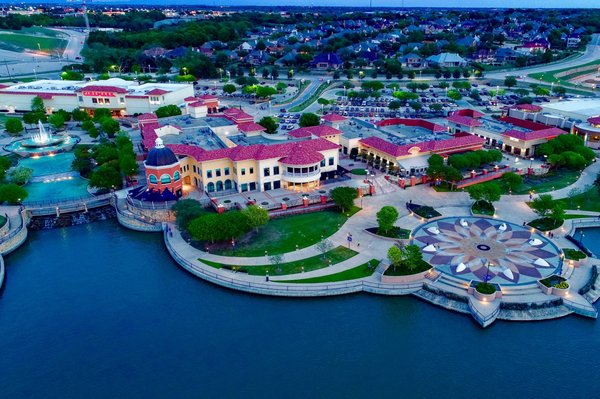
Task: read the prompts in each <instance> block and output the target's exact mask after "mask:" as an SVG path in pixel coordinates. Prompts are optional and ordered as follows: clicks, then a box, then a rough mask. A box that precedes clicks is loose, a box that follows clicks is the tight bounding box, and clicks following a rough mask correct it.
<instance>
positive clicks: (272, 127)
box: [258, 116, 279, 134]
mask: <svg viewBox="0 0 600 399" xmlns="http://www.w3.org/2000/svg"><path fill="white" fill-rule="evenodd" d="M258 124H259V125H261V126H262V127H264V128H265V129H267V130H266V132H267V133H269V134H274V133H277V129H278V128H279V125H278V124H277V122H276V121H275V118H273V117H271V116H265V117H263V118H262V119H261V120H260V121H258Z"/></svg>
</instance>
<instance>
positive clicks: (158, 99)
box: [150, 96, 160, 104]
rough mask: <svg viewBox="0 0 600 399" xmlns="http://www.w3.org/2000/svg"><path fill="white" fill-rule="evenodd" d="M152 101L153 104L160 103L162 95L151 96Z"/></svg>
mask: <svg viewBox="0 0 600 399" xmlns="http://www.w3.org/2000/svg"><path fill="white" fill-rule="evenodd" d="M150 103H151V104H159V103H160V97H155V96H150Z"/></svg>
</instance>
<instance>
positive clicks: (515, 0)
mask: <svg viewBox="0 0 600 399" xmlns="http://www.w3.org/2000/svg"><path fill="white" fill-rule="evenodd" d="M99 2H101V0H100V1H99ZM130 2H131V3H138V4H139V3H147V4H203V5H209V6H212V5H217V6H218V5H224V6H230V5H255V6H256V5H261V6H273V5H277V6H283V5H295V6H310V5H314V6H357V7H359V6H363V7H368V6H369V0H195V1H192V0H169V1H165V0H148V1H144V0H132V1H130ZM372 3H373V7H402V5H403V3H404V6H405V7H502V8H509V7H514V8H565V7H568V8H600V1H599V0H570V1H567V0H529V1H523V0H426V1H424V0H372Z"/></svg>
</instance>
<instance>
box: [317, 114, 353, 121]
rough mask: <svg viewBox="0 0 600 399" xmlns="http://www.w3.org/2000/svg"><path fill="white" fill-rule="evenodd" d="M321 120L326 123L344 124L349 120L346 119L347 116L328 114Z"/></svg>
mask: <svg viewBox="0 0 600 399" xmlns="http://www.w3.org/2000/svg"><path fill="white" fill-rule="evenodd" d="M321 119H323V120H324V121H325V122H343V121H346V120H348V118H346V117H345V116H342V115H338V114H327V115H325V116H323V117H322V118H321Z"/></svg>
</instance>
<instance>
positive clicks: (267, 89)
mask: <svg viewBox="0 0 600 399" xmlns="http://www.w3.org/2000/svg"><path fill="white" fill-rule="evenodd" d="M273 94H277V90H276V89H275V88H274V87H271V86H258V87H257V88H256V97H258V98H269V97H271V96H272V95H273Z"/></svg>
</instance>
